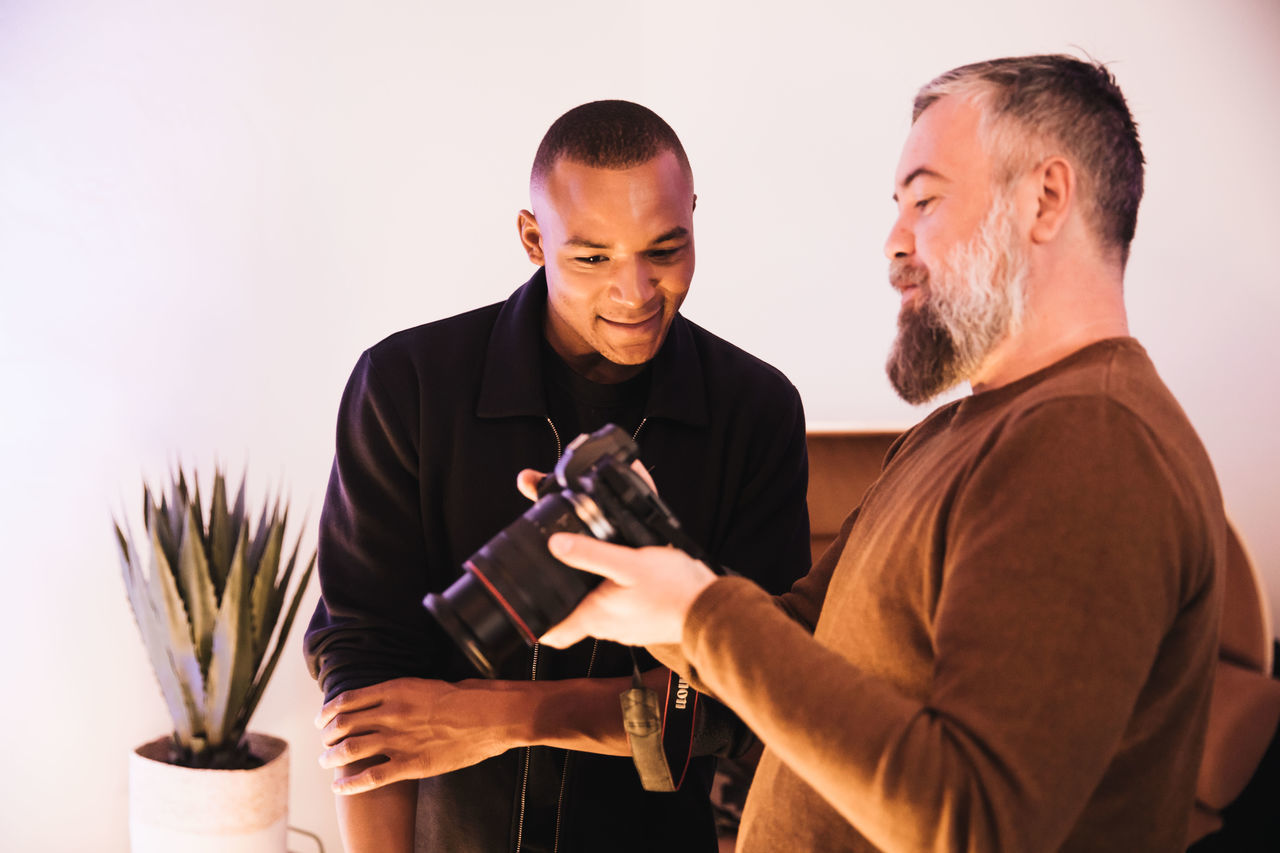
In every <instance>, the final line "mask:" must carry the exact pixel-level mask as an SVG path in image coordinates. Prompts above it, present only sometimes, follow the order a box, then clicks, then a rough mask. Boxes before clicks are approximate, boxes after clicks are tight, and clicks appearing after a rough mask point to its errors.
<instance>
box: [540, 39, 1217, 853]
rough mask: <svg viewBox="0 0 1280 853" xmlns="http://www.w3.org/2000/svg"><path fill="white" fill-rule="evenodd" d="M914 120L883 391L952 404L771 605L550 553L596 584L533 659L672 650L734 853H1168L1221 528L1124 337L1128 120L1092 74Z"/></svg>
mask: <svg viewBox="0 0 1280 853" xmlns="http://www.w3.org/2000/svg"><path fill="white" fill-rule="evenodd" d="M913 121H914V124H913V127H912V129H911V133H910V136H909V137H908V139H907V143H906V146H905V148H904V150H903V154H902V159H901V161H900V163H899V165H898V171H897V175H896V181H895V183H896V187H895V188H896V193H895V198H896V200H897V203H898V211H899V212H898V218H897V221H896V222H895V223H894V226H893V228H892V230H891V231H890V234H889V239H888V242H887V244H886V247H885V250H886V254H887V255H888V256H889V258H890V261H891V265H890V281H891V283H892V285H893V286H894V288H895V289H897V290H898V291H900V292H901V294H902V305H901V310H900V314H899V317H898V326H899V332H898V338H897V341H896V343H895V345H894V348H893V352H892V355H891V356H890V359H889V364H888V371H889V375H890V378H891V380H892V382H893V384H894V385H895V387H896V388H897V389H898V391H899V392H900V393H901V394H902V396H903V397H905V398H906V399H908V400H912V401H923V400H926V399H929V398H931V397H933V396H934V395H935V394H937V393H938V392H940V391H942V390H943V389H945V388H948V387H950V386H952V385H954V384H955V383H957V382H961V381H967V382H969V383H970V384H971V385H972V388H973V394H972V395H971V396H969V397H967V398H964V399H961V400H959V401H956V402H954V403H951V404H949V405H946V406H943V407H942V408H940V409H938V410H937V411H935V412H934V413H933V414H931V415H930V416H929V417H927V418H926V419H925V420H924V421H923V422H921V423H920V424H919V425H917V426H916V427H914V428H913V429H911V430H910V431H908V432H907V433H906V434H905V435H904V436H903V437H902V438H901V439H900V440H899V441H898V442H897V443H896V444H895V445H894V447H893V448H892V449H891V451H890V452H889V454H888V456H887V458H886V460H885V464H884V469H883V472H882V474H881V477H880V479H879V480H878V481H877V483H876V484H875V485H873V486H872V487H871V489H870V490H869V491H868V492H867V495H866V497H865V498H864V500H863V502H862V504H861V505H860V506H859V507H858V509H857V510H855V511H854V512H853V513H852V514H851V515H850V516H849V518H848V520H847V521H846V523H845V525H844V529H843V531H842V533H841V537H840V538H839V539H838V540H837V542H836V543H835V545H833V547H832V548H831V550H830V551H828V552H827V554H826V555H825V556H824V557H823V558H821V559H820V560H819V561H818V563H817V564H816V565H815V566H814V568H813V569H812V570H811V571H810V573H809V575H808V576H807V577H806V578H804V579H803V580H801V581H800V582H798V583H797V584H796V585H795V586H794V587H793V588H792V590H791V591H790V592H789V593H788V594H786V595H784V596H782V597H781V599H780V602H781V604H782V607H781V608H780V607H778V606H777V603H778V602H776V601H775V600H774V599H771V598H770V597H769V596H768V595H766V594H765V593H764V592H763V591H761V590H760V589H758V588H757V587H755V586H754V585H753V584H751V583H749V582H748V581H745V580H742V579H739V578H724V579H717V578H716V577H715V576H713V575H712V574H710V572H708V571H707V570H706V569H705V568H704V567H703V566H701V565H700V564H698V563H696V562H694V561H693V560H691V559H689V558H687V557H683V556H682V555H679V554H675V553H670V552H669V551H667V550H666V549H647V550H640V551H633V550H630V549H623V548H619V547H617V546H612V545H606V544H605V543H599V542H593V541H589V540H582V539H580V538H576V537H571V536H568V535H566V534H558V535H557V536H556V537H553V538H552V539H551V541H550V547H551V552H552V553H553V554H555V555H557V556H559V557H560V558H561V559H563V560H565V561H567V562H569V563H571V564H573V565H576V566H579V567H581V568H584V569H590V570H593V571H596V572H598V573H600V574H603V575H605V576H606V577H608V578H611V579H612V582H608V581H606V583H604V584H602V585H601V586H600V587H598V588H597V590H596V591H595V592H593V593H592V595H591V596H589V597H588V598H587V599H586V600H585V601H584V602H583V604H582V605H581V606H580V607H579V609H578V610H577V611H575V613H574V614H573V615H571V616H570V617H569V618H568V619H567V620H566V621H565V622H564V623H562V624H561V625H560V626H557V627H556V628H555V629H553V630H552V631H551V632H549V633H548V634H547V635H546V636H544V638H543V640H544V642H546V643H549V644H553V645H554V644H559V643H563V642H569V641H571V640H572V639H573V638H574V637H576V636H580V635H582V634H584V633H585V634H592V635H595V636H600V637H610V638H614V639H618V640H621V641H624V642H634V643H646V644H654V645H653V647H654V648H657V646H658V645H660V644H669V645H667V646H666V647H665V649H662V650H661V653H662V657H663V659H664V660H668V661H670V662H671V663H672V665H674V666H676V667H679V668H681V669H683V670H684V671H686V672H688V673H689V674H690V675H691V676H694V675H696V679H697V680H698V681H700V683H702V684H703V685H705V686H706V688H707V689H709V690H710V691H711V692H712V693H714V694H715V695H716V696H717V697H718V698H720V699H721V700H722V701H724V702H725V703H726V704H727V705H729V706H730V707H731V708H733V709H734V710H735V711H737V712H738V714H739V715H740V716H741V717H742V719H743V720H744V721H745V722H746V723H747V724H748V725H750V726H751V727H752V728H753V729H754V730H755V731H756V732H757V733H758V734H759V736H760V738H761V739H762V740H763V741H764V742H765V744H766V747H767V749H766V752H765V756H764V758H763V759H762V761H761V764H760V768H759V771H758V773H757V775H756V779H755V784H754V787H753V788H752V790H751V793H750V795H749V796H748V800H747V808H746V813H745V814H744V816H743V825H742V833H741V834H740V836H739V848H738V849H739V850H745V851H773V850H781V849H786V850H814V851H818V850H821V851H830V850H858V851H862V850H867V851H870V850H882V851H908V850H910V851H918V850H939V851H942V850H1017V851H1030V850H1046V851H1049V850H1070V851H1092V853H1097V851H1132V850H1169V851H1172V850H1182V849H1184V847H1185V843H1186V828H1187V821H1188V818H1189V815H1190V813H1191V806H1192V798H1193V792H1194V786H1195V779H1196V774H1197V771H1198V767H1199V759H1200V754H1201V751H1202V746H1203V740H1204V732H1205V726H1206V722H1207V714H1208V707H1209V695H1210V679H1211V665H1212V663H1213V660H1214V658H1215V656H1216V646H1217V620H1218V608H1219V585H1218V571H1219V566H1220V564H1221V563H1222V560H1223V558H1224V547H1225V545H1224V543H1225V522H1224V519H1223V512H1222V503H1221V498H1220V495H1219V493H1218V488H1217V484H1216V482H1215V478H1214V474H1213V470H1212V468H1211V466H1210V464H1209V460H1208V458H1207V456H1206V454H1205V452H1204V449H1203V447H1202V446H1201V444H1200V442H1199V440H1198V438H1197V437H1196V435H1195V432H1194V431H1193V429H1192V427H1191V425H1190V424H1189V423H1188V422H1187V419H1186V417H1185V415H1184V414H1183V412H1182V411H1181V409H1180V408H1179V407H1178V405H1177V403H1176V402H1175V401H1174V399H1173V397H1172V396H1171V395H1170V393H1169V391H1168V389H1166V388H1165V386H1164V384H1163V383H1162V382H1161V381H1160V379H1159V377H1158V376H1157V375H1156V372H1155V369H1154V368H1153V366H1152V364H1151V362H1150V360H1149V359H1148V357H1147V355H1146V353H1145V351H1144V350H1143V349H1142V347H1141V346H1139V345H1138V343H1137V342H1136V341H1135V340H1133V339H1132V338H1131V337H1129V336H1128V328H1127V323H1126V317H1125V310H1124V303H1123V300H1122V280H1123V271H1124V267H1125V262H1126V259H1127V255H1128V249H1129V243H1130V240H1131V239H1132V237H1133V232H1134V225H1135V221H1136V216H1137V209H1138V202H1139V200H1140V199H1141V195H1142V183H1143V174H1142V164H1143V158H1142V153H1141V148H1140V146H1139V143H1138V136H1137V131H1136V129H1135V127H1134V123H1133V119H1132V117H1131V116H1130V114H1129V111H1128V108H1127V106H1126V105H1125V102H1124V98H1123V96H1122V95H1121V93H1120V90H1119V88H1118V87H1117V86H1116V84H1115V81H1114V80H1113V79H1112V77H1111V75H1110V74H1109V73H1108V72H1107V71H1106V70H1105V69H1103V68H1101V67H1099V66H1095V65H1091V64H1088V63H1085V62H1081V61H1078V60H1076V59H1073V58H1070V57H1065V56H1032V57H1022V58H1011V59H1001V60H994V61H991V62H983V63H978V64H976V65H971V66H966V67H963V68H958V69H956V70H954V71H951V72H949V73H947V74H944V75H943V76H942V77H940V78H938V79H937V80H935V81H934V82H932V83H930V84H929V85H928V86H926V87H925V88H924V89H923V90H921V92H920V94H919V95H918V96H917V98H916V104H915V114H914V120H913ZM788 614H789V615H790V616H791V617H792V618H791V619H788V618H787V616H788ZM797 623H798V624H797ZM810 631H811V632H812V634H810V633H809V632H810Z"/></svg>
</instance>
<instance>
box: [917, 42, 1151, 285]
mask: <svg viewBox="0 0 1280 853" xmlns="http://www.w3.org/2000/svg"><path fill="white" fill-rule="evenodd" d="M950 94H956V95H961V96H974V97H976V100H977V103H978V104H979V105H980V107H981V108H982V110H983V115H984V118H983V125H984V132H985V133H986V135H987V137H988V143H989V144H992V146H993V148H994V149H995V150H993V151H992V152H991V153H992V154H994V155H995V156H996V157H997V158H998V159H1000V160H1003V161H1004V162H997V164H996V166H997V169H998V170H999V171H1003V172H1004V174H1002V175H999V176H998V178H1003V179H1004V180H1010V179H1012V177H1013V172H1014V171H1015V170H1018V169H1022V168H1030V167H1031V166H1033V165H1034V158H1037V157H1040V156H1045V155H1047V154H1051V153H1055V152H1054V151H1053V150H1051V149H1054V148H1056V149H1058V150H1059V151H1061V153H1064V154H1066V155H1068V156H1069V157H1070V158H1071V159H1072V160H1073V161H1074V165H1075V167H1076V169H1077V170H1078V172H1079V173H1080V178H1081V190H1082V193H1081V194H1082V195H1083V196H1084V197H1085V199H1086V201H1087V202H1088V219H1089V221H1090V222H1091V223H1092V224H1093V226H1094V228H1095V229H1096V232H1097V235H1098V237H1099V238H1100V239H1101V241H1102V243H1103V245H1105V246H1110V247H1113V248H1115V249H1117V250H1119V252H1120V260H1121V264H1122V265H1123V264H1124V262H1125V261H1127V260H1128V257H1129V244H1130V243H1131V242H1132V241H1133V234H1134V230H1135V229H1136V227H1137V222H1138V205H1139V203H1140V202H1141V201H1142V190H1143V183H1144V175H1143V173H1144V168H1143V165H1144V163H1145V159H1144V158H1143V156H1142V143H1141V142H1140V141H1139V139H1138V126H1137V123H1136V122H1135V121H1134V120H1133V114H1132V113H1130V112H1129V105H1128V104H1127V103H1126V102H1125V98H1124V94H1123V93H1122V92H1121V91H1120V86H1119V85H1117V83H1116V78H1115V76H1114V75H1112V73H1111V71H1110V70H1109V69H1107V67H1106V66H1105V65H1102V64H1101V63H1098V62H1086V61H1084V60H1080V59H1076V58H1075V57H1074V56H1066V55H1063V54H1046V55H1037V56H1011V57H1005V58H1003V59H993V60H990V61H987V62H975V63H973V64H972V65H964V66H961V67H960V68H955V69H952V70H951V71H948V72H947V73H945V74H943V75H942V76H941V77H938V78H937V79H936V80H934V81H933V82H931V83H929V84H928V85H926V86H924V87H923V88H922V89H921V90H920V92H919V93H918V94H917V95H916V99H915V105H914V109H913V111H912V117H911V120H912V122H913V123H914V122H915V120H916V119H918V118H919V117H920V114H921V113H922V112H924V111H925V110H926V109H928V108H929V106H930V105H932V104H933V103H934V102H935V101H937V100H938V99H939V98H942V97H944V96H946V95H950Z"/></svg>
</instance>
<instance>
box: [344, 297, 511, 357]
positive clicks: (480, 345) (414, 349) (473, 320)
mask: <svg viewBox="0 0 1280 853" xmlns="http://www.w3.org/2000/svg"><path fill="white" fill-rule="evenodd" d="M502 305H503V303H501V302H495V303H493V304H492V305H486V306H484V307H482V308H475V309H472V310H470V311H465V312H463V313H461V314H455V315H454V316H452V317H445V318H444V319H441V320H435V321H433V322H430V323H423V324H422V325H420V326H414V327H412V328H409V329H403V330H401V331H399V332H395V333H394V334H391V335H388V336H387V337H385V338H383V339H382V340H381V341H379V342H378V343H376V344H374V345H373V346H371V347H369V349H368V350H366V353H365V354H366V356H367V358H368V360H369V361H370V362H372V363H373V364H376V365H377V367H378V369H379V370H394V369H396V368H402V369H403V368H406V367H420V366H432V365H436V364H438V363H439V361H440V360H442V359H443V360H446V361H454V360H457V359H458V358H459V356H460V355H466V354H469V353H472V352H483V351H484V348H485V346H486V345H487V344H488V341H489V334H490V332H491V331H492V330H493V324H494V322H495V321H496V320H497V317H498V313H499V311H501V309H502Z"/></svg>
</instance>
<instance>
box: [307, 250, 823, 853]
mask: <svg viewBox="0 0 1280 853" xmlns="http://www.w3.org/2000/svg"><path fill="white" fill-rule="evenodd" d="M545 305H546V278H545V274H544V272H543V271H542V270H539V272H538V273H537V274H535V275H534V277H533V278H532V279H530V280H529V282H527V283H526V284H525V285H524V286H522V287H521V288H520V289H519V290H517V291H516V292H515V293H514V294H512V296H511V298H510V299H508V300H507V301H506V302H504V303H499V304H495V305H490V306H487V307H485V308H480V309H477V310H475V311H470V312H467V313H465V314H461V315H458V316H456V317H451V318H449V319H446V320H441V321H438V322H435V323H430V324H427V325H424V326H419V327H417V328H414V329H409V330H406V331H403V332H400V333H398V334H395V335H392V336H391V337H389V338H387V339H386V340H384V341H382V342H381V343H379V344H377V345H376V346H374V347H372V348H371V349H369V350H368V351H366V352H365V353H364V354H363V355H362V356H361V358H360V360H359V362H358V363H357V365H356V367H355V370H354V372H353V373H352V376H351V379H350V381H349V382H348V385H347V388H346V391H345V393H344V395H343V399H342V404H341V410H340V412H339V416H338V428H337V449H336V453H335V457H334V464H333V471H332V474H331V476H330V481H329V489H328V493H327V495H326V498H325V505H324V510H323V512H322V514H321V519H320V543H319V547H320V557H319V571H320V581H321V588H322V592H323V598H322V599H321V601H320V603H319V605H318V607H317V608H316V612H315V615H314V616H313V618H312V620H311V625H310V627H309V628H308V630H307V634H306V640H305V644H306V655H307V661H308V664H309V666H310V667H311V671H312V673H313V674H314V675H315V676H316V677H317V678H318V679H319V680H320V683H321V686H322V687H323V690H324V694H325V698H326V700H327V699H330V698H332V697H334V696H336V695H337V694H338V693H340V692H342V691H344V690H348V689H352V688H357V687H363V686H367V685H370V684H375V683H378V682H381V681H386V680H389V679H392V678H398V677H401V676H416V677H422V678H439V679H446V680H451V681H452V680H459V679H462V678H470V677H474V676H475V674H476V673H475V672H474V670H473V669H471V667H470V665H469V664H468V663H467V661H466V659H465V658H464V657H463V656H462V654H461V653H460V652H459V651H458V650H457V649H456V648H455V646H454V644H453V643H452V642H451V641H450V640H449V639H448V638H447V637H446V636H445V635H444V633H443V632H442V631H441V630H440V629H439V627H437V626H436V624H435V622H434V621H433V620H432V618H431V617H430V616H429V614H428V613H427V611H426V610H425V609H424V608H423V607H422V604H421V602H422V599H423V596H424V595H425V594H426V593H427V592H429V591H440V590H443V589H444V588H446V587H447V586H449V584H451V583H452V582H453V581H454V580H456V579H457V578H458V577H459V576H460V575H461V573H462V569H461V566H462V563H463V561H464V560H465V559H466V558H467V557H468V556H470V555H471V554H472V553H473V552H474V551H475V550H476V549H477V548H479V547H480V546H481V545H483V544H484V543H485V542H486V541H487V540H488V539H489V538H490V537H491V536H493V534H495V533H496V532H497V531H499V530H500V529H502V528H503V527H505V526H506V525H507V524H508V523H509V522H510V521H512V520H513V519H515V518H516V517H517V516H518V515H520V514H521V513H522V512H524V510H525V509H527V508H528V502H527V501H526V500H525V499H524V498H523V497H522V496H520V495H519V494H518V493H517V491H516V489H515V477H516V473H517V472H518V471H520V469H522V468H535V469H539V470H544V471H547V470H550V469H551V468H552V467H554V465H555V462H556V459H557V456H558V454H559V452H560V450H561V447H560V445H561V442H562V441H563V442H565V443H567V442H568V441H569V440H570V439H571V438H572V436H557V434H556V430H555V429H554V428H553V427H552V425H551V424H550V422H549V420H548V419H547V413H546V404H545V402H544V392H543V382H542V376H541V362H540V352H541V346H542V343H541V341H542V334H543V332H542V324H543V315H544V311H545ZM645 417H646V421H645V423H644V425H643V428H642V429H641V431H640V433H639V436H638V439H637V441H638V444H639V445H640V455H641V459H642V460H643V461H644V463H645V465H646V467H648V468H649V470H650V471H651V474H652V476H653V479H654V481H655V482H656V484H657V486H658V490H659V492H660V494H661V495H662V497H663V499H664V500H665V501H666V502H667V504H668V505H669V506H670V507H671V508H672V510H673V511H674V512H675V514H676V516H677V517H678V518H679V519H680V520H681V522H682V524H683V525H684V527H685V529H686V531H687V532H688V533H689V534H690V535H691V536H692V537H693V539H694V540H695V541H697V542H699V543H700V544H702V545H703V547H704V548H706V549H707V551H708V552H709V554H710V555H711V558H712V560H713V561H715V562H717V563H719V564H721V565H725V566H728V567H730V568H732V569H733V570H735V571H737V572H739V573H741V574H744V575H746V576H748V577H751V578H754V579H755V580H757V581H758V582H759V583H761V584H762V585H763V586H765V587H766V588H768V589H770V590H772V591H775V592H777V591H781V590H783V589H785V588H787V587H788V586H789V585H790V583H791V581H792V580H793V579H794V578H795V577H797V576H798V575H799V574H802V573H803V571H804V569H805V568H806V567H807V565H808V562H809V541H808V538H809V525H808V515H807V513H806V509H805V489H806V486H807V476H808V472H807V462H806V456H805V428H804V413H803V410H802V408H801V404H800V398H799V395H798V394H797V392H796V390H795V388H794V387H793V386H792V385H791V384H790V383H789V382H788V381H787V379H786V377H784V376H783V375H782V374H781V373H779V372H778V371H777V370H775V369H773V368H772V367H770V366H769V365H767V364H765V363H764V362H761V361H759V360H758V359H756V358H754V357H752V356H750V355H748V354H747V353H745V352H743V351H742V350H740V349H738V348H737V347H734V346H732V345H731V344H728V343H726V342H725V341H722V340H720V339H719V338H717V337H715V336H714V335H712V334H710V333H708V332H706V331H705V330H703V329H701V328H699V327H698V326H696V325H694V324H693V323H691V322H689V321H688V320H686V319H685V318H684V317H682V316H677V317H676V319H675V321H674V323H673V324H672V326H671V330H670V332H669V334H668V337H667V340H666V341H665V342H664V344H663V346H662V348H661V350H660V351H659V353H658V355H657V356H656V357H655V358H654V361H653V375H652V384H651V390H650V393H649V399H648V404H647V407H646V410H645ZM584 645H589V643H587V644H580V645H579V646H578V647H575V648H573V649H567V650H565V651H564V652H556V651H554V650H550V649H539V662H538V671H537V678H538V679H540V680H541V679H546V678H569V677H581V676H583V675H585V674H586V667H587V659H588V658H589V657H590V652H589V650H584V649H583V646H584ZM595 658H596V659H595V661H594V664H593V665H592V671H591V674H592V675H596V676H616V675H624V674H627V673H629V672H630V658H629V657H628V655H627V654H626V652H625V650H624V649H622V647H618V646H614V645H613V644H609V643H601V644H600V649H599V652H598V653H597V654H596V655H595ZM530 674H531V655H530V654H529V653H527V652H525V653H522V654H518V655H516V656H515V659H514V660H512V661H510V663H509V664H508V665H507V666H506V668H505V670H504V671H503V672H502V673H500V675H501V676H502V677H505V678H513V679H527V678H529V677H530ZM565 755H566V754H565V753H564V752H563V751H561V750H551V749H544V748H534V749H532V750H524V749H521V750H511V751H509V752H507V753H505V754H503V755H500V756H497V757H495V758H492V759H489V760H487V761H484V762H481V763H480V764H478V765H475V766H474V767H469V768H466V769H463V770H460V771H456V772H454V773H449V774H445V775H443V776H439V777H436V778H433V779H427V780H423V781H422V782H421V784H420V796H419V807H418V838H419V849H422V847H423V844H424V839H425V840H428V841H429V843H430V844H431V846H430V848H429V849H431V850H455V849H456V850H467V851H473V850H484V851H490V850H492V851H505V850H509V849H510V850H514V849H515V848H516V844H517V835H520V836H521V837H520V838H519V846H520V849H521V851H522V853H533V851H537V850H544V849H545V850H551V849H553V847H555V846H556V841H555V839H556V837H557V836H558V839H559V841H558V849H559V850H561V851H574V850H584V851H595V850H637V851H649V850H655V849H663V850H710V849H714V831H713V828H712V822H711V815H710V808H709V805H708V792H709V788H710V782H711V777H712V774H713V771H714V759H713V758H709V757H707V758H700V759H695V760H694V761H693V762H692V765H691V767H690V769H689V773H688V776H687V778H686V780H685V782H684V785H683V786H682V788H681V790H680V791H678V792H676V793H673V794H661V793H658V794H654V793H647V792H645V791H643V789H641V788H640V785H639V782H638V781H637V779H636V774H635V770H634V767H633V766H632V764H631V761H630V759H627V758H616V757H605V756H597V755H590V754H586V753H569V754H568V758H567V759H566V757H565ZM566 760H567V762H568V766H567V767H566V766H565V762H566ZM526 765H527V766H526ZM526 777H527V778H526ZM521 824H523V829H521ZM557 824H558V827H557Z"/></svg>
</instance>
